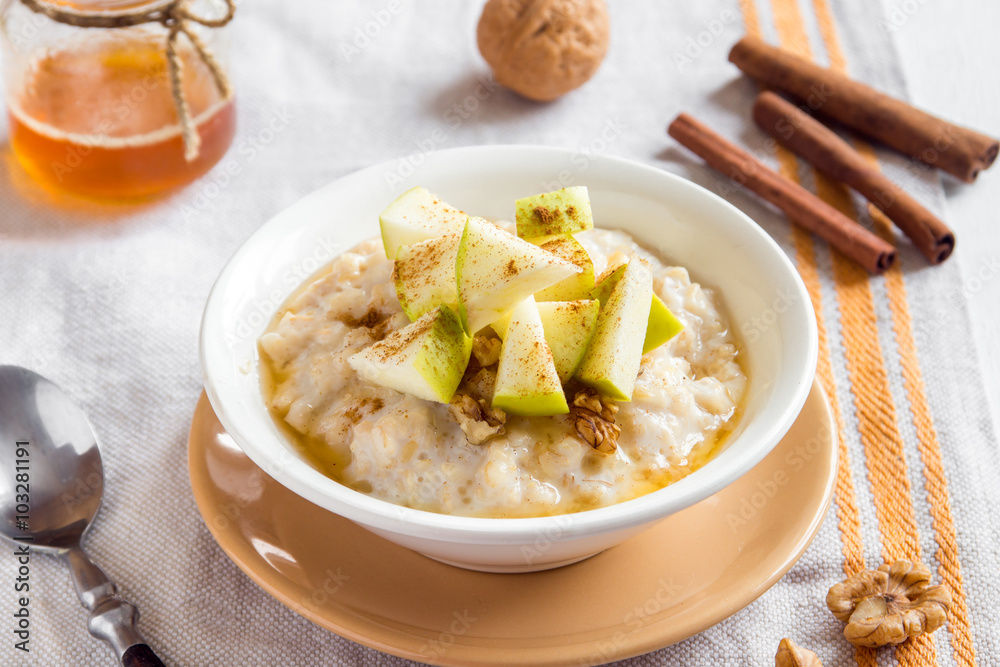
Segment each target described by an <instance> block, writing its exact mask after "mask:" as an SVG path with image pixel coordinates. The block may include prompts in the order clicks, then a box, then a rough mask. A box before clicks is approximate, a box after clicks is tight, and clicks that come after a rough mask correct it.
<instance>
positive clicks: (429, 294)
mask: <svg viewBox="0 0 1000 667" xmlns="http://www.w3.org/2000/svg"><path fill="white" fill-rule="evenodd" d="M461 241H462V235H461V234H460V233H457V232H453V233H450V234H445V235H444V236H440V237H438V238H436V239H428V240H426V241H421V242H420V243H414V244H412V245H405V246H403V247H401V248H400V249H399V252H398V253H397V255H396V262H395V264H394V265H393V268H392V281H393V283H394V284H395V285H396V296H398V297H399V305H401V306H402V307H403V312H404V313H406V315H407V317H409V318H410V320H411V321H412V320H416V319H418V318H419V317H420V316H422V315H423V314H424V313H426V312H428V311H431V310H434V309H435V308H436V307H438V306H448V307H449V308H451V309H452V310H454V311H456V312H457V311H458V284H457V283H456V273H455V262H456V260H457V259H458V246H459V243H461Z"/></svg>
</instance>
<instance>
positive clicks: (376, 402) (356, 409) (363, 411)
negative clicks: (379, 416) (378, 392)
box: [344, 396, 385, 426]
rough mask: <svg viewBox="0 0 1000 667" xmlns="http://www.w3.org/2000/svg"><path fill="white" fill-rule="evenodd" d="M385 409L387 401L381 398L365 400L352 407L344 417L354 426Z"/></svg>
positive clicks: (346, 411)
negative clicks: (364, 418)
mask: <svg viewBox="0 0 1000 667" xmlns="http://www.w3.org/2000/svg"><path fill="white" fill-rule="evenodd" d="M384 407H385V401H383V400H382V399H381V398H379V397H377V396H376V397H374V398H363V399H361V400H360V401H359V402H358V403H357V404H356V405H352V406H351V407H349V408H347V410H345V411H344V416H345V417H346V418H347V420H348V421H349V422H351V425H352V426H354V425H355V424H357V423H358V422H360V421H361V419H362V418H363V417H366V416H368V415H370V414H372V413H373V412H378V411H379V410H381V409H382V408H384Z"/></svg>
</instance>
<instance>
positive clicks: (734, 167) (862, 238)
mask: <svg viewBox="0 0 1000 667" xmlns="http://www.w3.org/2000/svg"><path fill="white" fill-rule="evenodd" d="M667 133H668V134H669V135H670V136H671V137H673V138H674V139H676V140H677V141H678V142H680V143H681V144H682V145H683V146H685V147H687V148H688V149H689V150H691V151H692V152H694V153H696V154H697V155H699V156H700V157H701V158H702V159H703V160H705V162H707V163H708V164H709V165H711V166H712V167H714V168H715V169H716V170H717V171H719V172H721V173H722V174H723V175H725V176H728V177H729V178H731V179H732V180H733V181H734V182H736V183H738V184H740V185H742V186H744V187H746V188H748V189H750V190H752V191H753V192H756V193H757V194H758V195H760V196H761V197H763V198H764V199H766V200H767V201H769V202H771V203H772V204H774V205H775V206H777V207H778V208H779V209H781V210H782V211H784V213H785V215H787V216H788V218H789V219H790V220H791V221H792V222H794V223H795V224H797V225H799V226H801V227H803V228H805V229H807V230H809V231H810V232H812V233H814V234H816V235H817V236H819V237H820V238H822V239H825V240H826V241H827V242H828V243H829V244H830V245H831V246H833V247H834V248H836V249H837V250H839V251H840V252H842V253H843V254H844V255H846V256H847V257H849V258H850V259H852V260H854V261H855V262H857V263H858V264H860V265H861V266H863V267H864V268H865V269H867V270H868V271H869V272H871V273H882V272H883V271H885V270H886V269H887V268H889V267H890V266H891V265H892V263H893V262H894V261H895V259H896V249H895V248H893V247H892V246H891V245H890V244H889V243H887V242H886V241H885V240H883V239H881V238H879V237H878V236H876V235H875V234H873V233H872V232H870V231H868V230H867V229H865V228H864V227H862V226H861V225H859V224H857V223H856V222H855V221H853V220H851V219H850V218H848V217H847V216H846V215H844V214H843V213H841V212H840V211H838V210H837V209H835V208H834V207H833V206H831V205H829V204H827V203H826V202H825V201H823V200H822V199H820V198H819V197H817V196H816V195H814V194H813V193H811V192H809V191H808V190H806V189H805V188H803V187H802V186H800V185H798V184H797V183H793V182H792V181H790V180H788V179H787V178H784V177H783V176H781V175H779V174H778V173H777V172H775V171H773V170H771V169H768V168H767V167H766V166H764V165H763V164H762V163H761V162H759V161H757V160H755V159H754V158H753V157H752V156H751V155H750V154H749V153H747V152H746V151H744V150H742V149H740V148H738V147H736V146H734V145H733V144H731V143H730V142H728V141H726V140H725V139H723V138H722V137H720V136H719V135H717V134H716V133H715V132H713V131H712V130H710V129H709V128H707V127H705V126H704V125H702V124H701V123H699V122H698V121H696V120H695V119H694V118H691V117H690V116H688V115H687V114H681V115H680V116H678V117H677V118H675V119H674V122H672V123H671V124H670V127H669V128H667Z"/></svg>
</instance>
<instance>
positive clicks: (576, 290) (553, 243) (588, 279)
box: [535, 234, 594, 301]
mask: <svg viewBox="0 0 1000 667" xmlns="http://www.w3.org/2000/svg"><path fill="white" fill-rule="evenodd" d="M539 247H540V248H541V249H542V250H546V251H548V252H551V253H552V254H553V255H555V256H556V257H561V258H563V259H565V260H566V261H567V262H571V263H573V264H576V265H577V266H579V267H580V269H582V271H581V272H580V273H578V274H576V275H575V276H570V277H569V278H566V279H565V280H561V281H559V282H558V283H556V284H555V285H552V286H551V287H546V288H545V289H543V290H539V291H538V292H535V301H576V300H577V299H587V298H589V297H590V292H591V290H593V289H594V263H593V262H592V261H591V260H590V254H588V253H587V249H586V248H584V247H583V246H582V245H580V242H579V241H577V240H576V239H575V238H573V237H572V236H570V235H569V234H564V235H562V236H556V237H554V238H551V239H549V240H546V241H545V243H542V244H540V245H539Z"/></svg>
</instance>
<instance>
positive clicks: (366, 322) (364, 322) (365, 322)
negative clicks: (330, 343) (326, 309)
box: [337, 308, 387, 329]
mask: <svg viewBox="0 0 1000 667" xmlns="http://www.w3.org/2000/svg"><path fill="white" fill-rule="evenodd" d="M337 319H338V320H339V321H341V322H343V323H344V324H346V325H347V326H349V327H354V328H357V327H364V328H365V329H373V328H375V327H377V326H378V325H379V324H382V322H384V321H385V320H386V319H387V318H386V316H385V315H383V314H382V313H380V312H378V311H377V310H375V309H374V308H369V309H368V312H367V313H365V314H364V315H362V316H361V317H360V318H355V317H352V316H351V315H350V314H349V313H348V314H343V315H340V316H339V317H337Z"/></svg>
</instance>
